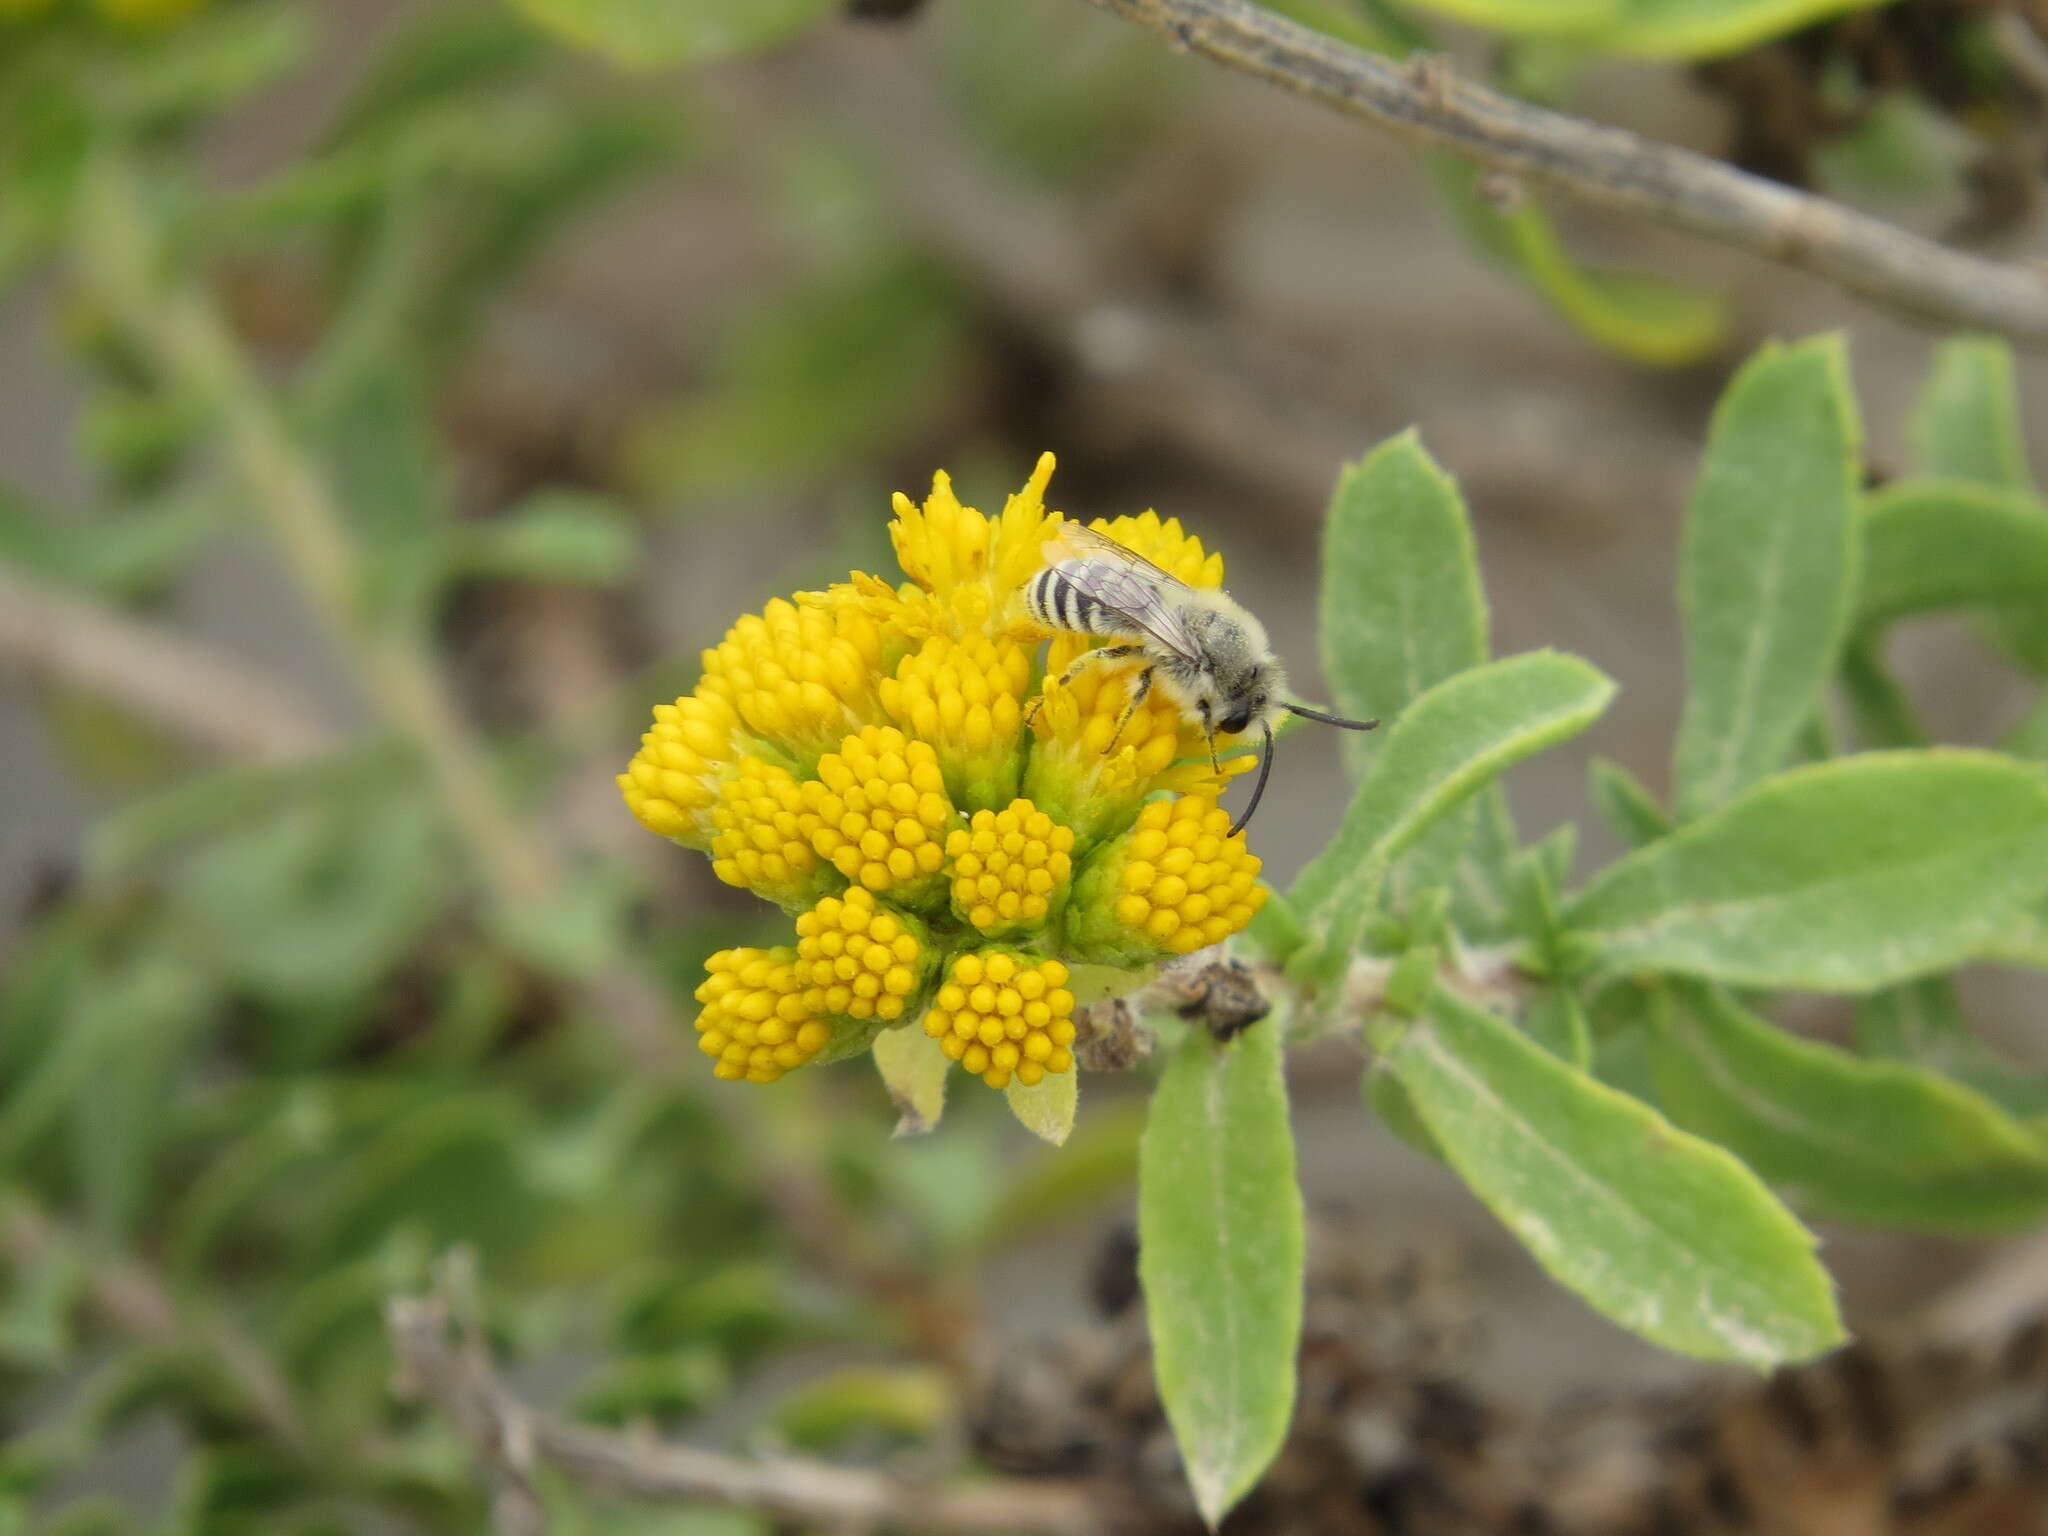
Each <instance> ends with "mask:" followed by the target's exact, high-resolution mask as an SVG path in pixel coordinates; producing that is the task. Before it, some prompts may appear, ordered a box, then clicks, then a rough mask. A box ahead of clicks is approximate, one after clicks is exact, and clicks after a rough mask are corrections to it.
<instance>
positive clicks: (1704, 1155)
mask: <svg viewBox="0 0 2048 1536" xmlns="http://www.w3.org/2000/svg"><path fill="white" fill-rule="evenodd" d="M1385 1059H1386V1061H1387V1062H1388V1064H1389V1066H1390V1067H1391V1068H1392V1069H1393V1071H1394V1072H1396V1073H1397V1074H1398V1075H1399V1076H1400V1079H1401V1081H1402V1083H1403V1084H1404V1085H1406V1087H1407V1089H1408V1091H1409V1093H1410V1095H1411V1096H1412V1097H1413V1099H1414V1102H1415V1107H1416V1110H1417V1111H1418V1113H1419V1114H1420V1115H1421V1117H1422V1120H1423V1123H1424V1124H1425V1125H1427V1126H1428V1127H1429V1129H1430V1131H1431V1133H1432V1134H1433V1135H1434V1136H1435V1138H1436V1140H1437V1143H1438V1145H1440V1146H1441V1147H1442V1148H1443V1149H1444V1154H1445V1156H1446V1157H1447V1158H1448V1159H1449V1160H1450V1164H1451V1166H1452V1167H1453V1168H1454V1169H1456V1170H1457V1172H1458V1174H1459V1176H1460V1177H1461V1178H1463V1179H1464V1180H1465V1182H1466V1183H1467V1184H1469V1185H1470V1186H1471V1187H1472V1191H1473V1193H1475V1194H1476V1195H1478V1196H1479V1198H1480V1199H1481V1200H1482V1201H1484V1202H1485V1204H1486V1206H1487V1208H1488V1209H1489V1210H1491V1211H1492V1212H1493V1213H1494V1215H1495V1216H1497V1217H1499V1218H1500V1220H1501V1221H1502V1222H1503V1223H1504V1224H1505V1225H1506V1226H1507V1227H1508V1229H1509V1230H1510V1231H1512V1232H1513V1233H1514V1234H1515V1235H1516V1236H1517V1237H1519V1238H1520V1239H1521V1240H1522V1241H1523V1242H1524V1243H1525V1244H1527V1245H1528V1247H1529V1250H1530V1252H1531V1253H1533V1254H1534V1255H1535V1256H1536V1260H1537V1262H1538V1263H1540V1264H1541V1265H1542V1266H1543V1267H1544V1268H1545V1269H1546V1270H1548V1271H1549V1272H1550V1274H1551V1275H1552V1276H1553V1277H1554V1278H1555V1279H1556V1280H1558V1281H1559V1283H1561V1284H1563V1285H1565V1286H1566V1287H1568V1288H1569V1289H1571V1290H1573V1291H1576V1292H1577V1293H1578V1294H1579V1295H1580V1296H1581V1297H1583V1298H1584V1299H1585V1300H1586V1301H1587V1303H1588V1304H1590V1305H1591V1306H1592V1307H1593V1308H1594V1310H1596V1311H1598V1312H1600V1313H1602V1314H1603V1315H1605V1316H1607V1317H1609V1318H1612V1319H1613V1320H1614V1321H1616V1322H1618V1323H1620V1324H1621V1325H1622V1326H1623V1327H1625V1328H1628V1329H1630V1330H1632V1331H1633V1332H1635V1333H1638V1334H1640V1335H1642V1336H1643V1337H1644V1338H1646V1339H1648V1340H1650V1341H1651V1342H1652V1343H1656V1344H1661V1345H1663V1346H1664V1347H1665V1348H1667V1349H1674V1350H1677V1351H1679V1352H1681V1353H1683V1354H1688V1355H1693V1356H1697V1357H1698V1358H1701V1359H1707V1360H1738V1361H1742V1362H1744V1363H1746V1364H1749V1365H1753V1366H1756V1367H1758V1368H1759V1369H1767V1368H1769V1367H1771V1366H1774V1365H1777V1364H1779V1363H1780V1362H1782V1361H1787V1360H1803V1359H1806V1358H1808V1357H1810V1356H1813V1355H1817V1354H1819V1353H1821V1352H1822V1351H1823V1350H1826V1349H1828V1348H1830V1347H1832V1346H1833V1345H1834V1344H1836V1343H1838V1342H1839V1341H1840V1340H1841V1338H1842V1328H1841V1323H1840V1320H1839V1319H1838V1317H1837V1315H1836V1311H1835V1303H1834V1297H1833V1294H1832V1291H1831V1287H1830V1285H1829V1282H1828V1277H1827V1273H1826V1271H1825V1270H1823V1269H1822V1268H1821V1266H1820V1264H1819V1263H1818V1261H1817V1260H1816V1259H1815V1258H1814V1256H1813V1248H1814V1239H1813V1237H1812V1235H1811V1234H1810V1233H1808V1232H1807V1231H1806V1230H1805V1229H1804V1228H1802V1227H1801V1226H1800V1225H1799V1223H1798V1222H1797V1221H1795V1220H1793V1218H1792V1216H1791V1215H1790V1213H1788V1212H1787V1211H1786V1210H1785V1208H1784V1207H1783V1206H1782V1205H1780V1204H1779V1203H1778V1201H1777V1200H1776V1199H1775V1198H1774V1197H1773V1196H1772V1195H1771V1193H1770V1191H1769V1190H1767V1189H1766V1188H1764V1186H1763V1185H1762V1184H1761V1183H1759V1182H1758V1180H1757V1178H1756V1176H1755V1175H1754V1174H1752V1173H1751V1172H1750V1171H1749V1170H1748V1169H1747V1168H1744V1167H1743V1166H1742V1164H1741V1163H1739V1162H1737V1161H1736V1160H1735V1158H1733V1157H1732V1156H1730V1155H1729V1154H1728V1153H1727V1152H1725V1151H1723V1150H1722V1149H1721V1148H1719V1147H1716V1146H1713V1145H1711V1144H1709V1143H1707V1142H1704V1141H1701V1140H1699V1139H1698V1138H1696V1137H1693V1136H1689V1135H1687V1134H1686V1133H1685V1132H1683V1131H1680V1130H1678V1129H1676V1128H1675V1127H1673V1126H1671V1125H1670V1124H1668V1123H1667V1122H1666V1121H1664V1120H1663V1119H1662V1118H1660V1117H1659V1116H1658V1115H1657V1113H1656V1112H1655V1111H1654V1110H1652V1109H1650V1108H1649V1107H1648V1106H1647V1105H1645V1104H1642V1103H1640V1102H1638V1101H1637V1100H1635V1099H1632V1098H1630V1097H1628V1096H1627V1095H1626V1094H1623V1093H1619V1092H1617V1091H1616V1090H1614V1089H1612V1088H1609V1087H1606V1086H1605V1085H1603V1084H1601V1083H1598V1082H1595V1081H1594V1080H1593V1079H1591V1078H1589V1077H1587V1076H1586V1075H1585V1074H1584V1073H1583V1072H1580V1071H1577V1070H1575V1069H1574V1068H1572V1067H1569V1066H1567V1065H1565V1064H1564V1063H1563V1062H1561V1061H1559V1060H1558V1059H1557V1058H1556V1057H1554V1056H1552V1055H1551V1054H1550V1053H1549V1052H1548V1051H1545V1050H1544V1049H1543V1048H1542V1047H1541V1046H1539V1045H1537V1044H1535V1043H1534V1042H1533V1041H1531V1040H1529V1039H1527V1038H1526V1037H1524V1036H1523V1035H1521V1034H1520V1033H1518V1032H1517V1031H1516V1030H1515V1029H1514V1028H1513V1027H1512V1026H1511V1025H1509V1024H1507V1023H1506V1022H1505V1021H1503V1020H1501V1019H1498V1018H1495V1017H1494V1016H1493V1015H1492V1014H1489V1013H1487V1012H1485V1011H1483V1010H1481V1009H1478V1008H1475V1007H1473V1006H1472V1005H1470V1004H1469V1003H1465V1002H1462V1001H1460V1000H1459V999H1458V998H1456V997H1454V996H1452V995H1451V994H1450V993H1448V992H1446V991H1445V990H1443V989H1442V988H1441V987H1439V988H1438V989H1437V991H1436V993H1435V995H1434V997H1433V999H1432V1001H1431V1005H1430V1009H1429V1013H1428V1016H1427V1017H1426V1018H1423V1019H1420V1020H1417V1021H1416V1022H1414V1023H1413V1024H1409V1025H1406V1026H1403V1027H1401V1028H1400V1029H1399V1030H1398V1033H1397V1034H1396V1037H1395V1038H1394V1039H1393V1040H1392V1042H1391V1044H1390V1045H1389V1046H1388V1048H1387V1049H1386V1051H1385Z"/></svg>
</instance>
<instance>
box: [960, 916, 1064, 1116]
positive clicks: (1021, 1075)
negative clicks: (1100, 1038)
mask: <svg viewBox="0 0 2048 1536" xmlns="http://www.w3.org/2000/svg"><path fill="white" fill-rule="evenodd" d="M924 1032H925V1033H926V1034H928V1035H930V1036H931V1037H932V1038H933V1039H935V1040H937V1041H938V1042H939V1049H940V1050H942V1051H944V1052H945V1053H946V1054H947V1055H948V1056H950V1057H951V1058H952V1059H953V1060H955V1061H957V1062H959V1063H960V1065H961V1066H963V1067H965V1068H966V1069H967V1070H968V1071H970V1072H973V1073H975V1074H977V1075H978V1076H979V1077H980V1078H981V1080H982V1081H983V1082H985V1083H987V1084H988V1085H989V1087H991V1088H1007V1087H1009V1086H1010V1079H1011V1078H1012V1077H1013V1076H1014V1077H1015V1078H1016V1079H1017V1081H1018V1082H1020V1083H1022V1084H1023V1085H1024V1086H1025V1087H1027V1088H1031V1087H1035V1086H1037V1084H1038V1083H1039V1082H1041V1081H1043V1079H1044V1077H1045V1074H1046V1073H1048V1072H1068V1071H1071V1070H1072V1069H1073V1066H1074V1052H1073V1044H1074V994H1073V993H1072V992H1070V991H1068V990H1067V968H1066V966H1064V965H1062V964H1061V963H1060V962H1059V961H1057V960H1033V959H1032V958H1031V957H1030V956H1028V955H1019V954H1014V953H1012V952H1011V951H1009V950H1002V949H998V950H992V951H989V952H988V953H986V954H966V955H961V956H960V957H959V958H958V959H956V960H955V961H954V962H953V968H952V970H951V971H949V972H948V973H947V976H946V984H945V985H944V986H942V987H940V988H939V995H938V997H937V998H935V999H934V1000H933V1002H932V1006H931V1008H930V1009H929V1010H928V1011H927V1012H926V1014H925V1016H924Z"/></svg>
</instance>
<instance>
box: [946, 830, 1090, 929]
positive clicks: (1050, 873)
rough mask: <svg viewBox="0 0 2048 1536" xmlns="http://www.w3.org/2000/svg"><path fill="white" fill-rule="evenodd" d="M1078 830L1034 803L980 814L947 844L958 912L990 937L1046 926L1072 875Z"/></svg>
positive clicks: (947, 857) (958, 914) (953, 835)
mask: <svg viewBox="0 0 2048 1536" xmlns="http://www.w3.org/2000/svg"><path fill="white" fill-rule="evenodd" d="M1073 849H1074V829H1073V828H1072V827H1063V826H1061V825H1060V824H1059V823H1058V822H1056V821H1054V820H1053V819H1052V818H1051V817H1050V816H1048V815H1046V814H1045V812H1043V811H1041V810H1040V809H1039V808H1038V807H1037V806H1035V805H1033V804H1032V803H1031V802H1030V801H1029V800H1012V801H1011V802H1010V803H1009V804H1008V805H1007V806H1005V807H1004V808H1003V809H1002V810H1000V811H991V810H979V811H976V812H975V813H974V817H973V819H972V820H971V821H970V822H969V823H968V824H967V826H966V827H964V828H961V829H959V830H956V831H955V832H953V833H952V834H951V835H950V836H949V837H948V838H947V839H946V859H947V863H948V866H949V869H950V872H951V874H952V877H953V912H954V915H955V916H957V917H959V918H960V919H961V921H963V922H966V923H971V924H972V925H973V926H974V927H976V928H978V929H980V930H981V931H982V932H983V933H986V934H999V933H1009V932H1013V931H1015V930H1016V929H1018V928H1021V927H1027V926H1029V925H1030V924H1032V923H1037V922H1042V921H1044V919H1045V915H1046V913H1047V912H1049V911H1050V910H1051V908H1052V903H1053V899H1054V898H1055V897H1057V896H1059V895H1060V894H1062V893H1063V892H1064V891H1065V889H1066V885H1067V876H1068V875H1069V874H1071V873H1072V872H1073V868H1074V860H1073V857H1072V855H1073Z"/></svg>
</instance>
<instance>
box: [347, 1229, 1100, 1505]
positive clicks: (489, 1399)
mask: <svg viewBox="0 0 2048 1536" xmlns="http://www.w3.org/2000/svg"><path fill="white" fill-rule="evenodd" d="M454 1268H457V1269H459V1266H455V1267H454ZM465 1289H466V1288H465V1287H464V1286H462V1285H461V1284H460V1282H459V1278H458V1275H457V1274H455V1273H451V1266H444V1269H443V1274H442V1277H441V1283H440V1284H439V1286H438V1287H437V1289H436V1291H435V1294H433V1295H431V1296H424V1297H399V1298H396V1299H394V1300H393V1301H392V1302H391V1304H390V1307H389V1309H388V1321H389V1324H390V1330H391V1342H392V1350H393V1353H394V1354H395V1356H396V1358H397V1362H398V1386H399V1390H401V1391H403V1392H406V1393H408V1394H410V1395H414V1396H418V1397H423V1398H425V1399H427V1400H428V1401H430V1402H432V1403H433V1404H434V1405H435V1406H436V1407H437V1408H438V1409H439V1410H440V1411H441V1412H442V1413H443V1414H445V1415H446V1416H447V1417H448V1418H449V1420H450V1421H451V1422H452V1423H454V1424H455V1426H456V1427H457V1428H458V1429H459V1430H461V1432H462V1433H463V1435H464V1436H465V1437H466V1438H467V1439H468V1441H469V1443H470V1446H471V1449H472V1451H473V1452H474V1454H475V1455H476V1457H477V1459H478V1461H479V1462H480V1463H481V1464H482V1465H483V1467H484V1468H485V1469H486V1470H487V1472H488V1473H489V1475H490V1477H491V1480H492V1482H493V1484H494V1487H495V1490H496V1493H495V1498H494V1507H495V1511H496V1515H497V1522H498V1529H499V1530H500V1531H501V1532H503V1533H506V1536H512V1533H515V1532H524V1531H529V1530H538V1529H543V1528H544V1522H545V1515H544V1513H543V1512H542V1511H541V1510H540V1509H539V1505H538V1500H537V1499H536V1498H535V1496H534V1494H533V1490H532V1483H531V1478H532V1474H533V1471H534V1469H535V1467H536V1466H537V1465H539V1464H540V1463H543V1462H545V1463H547V1464H549V1465H551V1466H553V1467H555V1468H556V1469H557V1470H558V1471H560V1472H561V1473H562V1474H564V1475H565V1476H567V1477H569V1478H571V1479H573V1480H574V1481H575V1482H577V1483H578V1484H581V1485H583V1486H585V1487H589V1488H593V1489H597V1490H599V1491H601V1492H606V1493H610V1494H614V1495H618V1496H622V1497H625V1498H631V1499H642V1500H665V1501H674V1500H708V1501H711V1502H715V1503H720V1504H732V1505H737V1506H740V1507H742V1508H747V1509H755V1510H760V1511H762V1512H763V1513H765V1514H769V1515H772V1516H775V1517H777V1518H780V1519H785V1520H791V1521H798V1522H802V1523H804V1524H807V1525H810V1524H815V1525H817V1526H820V1527H822V1528H825V1529H828V1530H838V1531H844V1530H873V1529H876V1528H878V1527H887V1528H889V1529H893V1530H903V1531H932V1532H955V1533H975V1532H989V1533H995V1532H1012V1533H1016V1536H1091V1533H1095V1532H1099V1531H1100V1530H1101V1529H1102V1524H1101V1522H1100V1520H1099V1518H1098V1517H1097V1516H1096V1514H1095V1513H1094V1511H1093V1501H1092V1500H1091V1499H1090V1498H1089V1497H1088V1496H1087V1495H1086V1493H1085V1492H1084V1491H1083V1490H1082V1489H1080V1488H1078V1487H1075V1486H1072V1485H1063V1484H1057V1483H1043V1482H1028V1483H1027V1482H994V1481H992V1482H986V1483H980V1484H975V1485H971V1486H965V1487H931V1486H925V1485H920V1484H916V1483H910V1482H905V1481H903V1480H901V1479H899V1478H893V1477H887V1476H884V1475H882V1474H881V1473H878V1472H869V1471H863V1470H860V1469H857V1468H852V1467H837V1466H832V1465H830V1464H828V1463H825V1462H819V1461H809V1460H802V1459H797V1458H789V1457H778V1458H776V1459H774V1460H747V1459H742V1458H739V1457H735V1456H726V1455H722V1454H720V1453H719V1452H716V1451H707V1450H701V1449H699V1448H697V1447H695V1446H688V1445H679V1444H675V1443H673V1442H663V1441H656V1440H652V1439H644V1438H637V1437H631V1436H626V1435H619V1434H609V1433H606V1432H604V1431H601V1430H594V1429H586V1428H584V1427H582V1426H580V1425H575V1424H568V1423H565V1422H563V1421H562V1420H561V1419H558V1418H556V1417H555V1416H554V1415H552V1414H548V1413H543V1412H541V1411H539V1410H538V1409H535V1408H533V1407H530V1406H529V1405H527V1404H526V1403H524V1402H522V1401H521V1400H520V1399H519V1398H517V1397H515V1396H514V1395H513V1394H512V1393H511V1392H510V1391H509V1390H508V1389H507V1388H506V1387H505V1385H504V1383H503V1382H501V1381H500V1380H499V1379H498V1375H497V1371H496V1369H495V1368H494V1367H493V1365H492V1363H491V1359H490V1356H489V1353H488V1352H487V1350H486V1349H485V1346H484V1343H483V1335H482V1329H481V1327H480V1326H479V1325H478V1323H477V1321H476V1319H475V1318H474V1317H472V1316H467V1315H466V1314H467V1312H468V1311H469V1308H470V1305H472V1304H471V1303H468V1302H467V1301H466V1300H465V1295H464V1293H465ZM451 1325H452V1326H451ZM536 1521H539V1522H541V1523H540V1524H536V1523H535V1522H536Z"/></svg>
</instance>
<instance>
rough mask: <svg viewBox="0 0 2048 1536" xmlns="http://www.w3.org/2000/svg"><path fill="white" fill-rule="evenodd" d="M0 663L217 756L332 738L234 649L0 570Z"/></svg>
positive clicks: (326, 742) (292, 750) (308, 745)
mask: <svg viewBox="0 0 2048 1536" xmlns="http://www.w3.org/2000/svg"><path fill="white" fill-rule="evenodd" d="M0 669H9V670H14V671H18V672H20V673H23V674H24V675H26V676H28V677H31V678H38V679H48V680H51V681H56V682H64V683H70V684H73V685H75V686H77V687H81V688H84V689H86V690H88V691H89V692H92V693H95V694H98V695H100V696H101V697H103V698H107V699H111V700H113V701H114V702H116V703H118V704H121V705H123V706H124V707H126V708H128V709H131V710H133V711H134V712H135V713H136V714H138V715H140V716H142V717H143V718H144V719H147V720H150V721H152V722H154V723H155V724H157V725H159V726H162V727H164V728H166V729H168V730H170V731H172V732H175V733H176V734H177V735H179V736H180V737H183V738H184V739H185V740H187V741H189V742H191V743H193V744H195V745H197V746H200V747H203V748H205V749H207V750H208V751H211V752H215V753H218V754H219V755H221V756H223V757H228V758H234V759H238V760H242V761H252V762H261V763H277V762H289V761H291V760H293V759H296V758H302V757H310V756H312V755H313V754H315V753H318V752H321V751H324V750H326V749H327V748H328V747H331V746H332V745H334V740H335V737H334V732H333V731H332V729H331V728H330V727H329V726H328V724H327V722H326V721H324V720H321V719H319V718H318V717H317V716H315V715H313V714H310V713H309V712H308V711H307V710H306V708H305V706H304V705H303V704H302V703H301V702H300V701H299V700H298V699H296V698H294V697H293V696H292V694H291V693H290V691H289V690H287V689H286V688H285V686H284V685H283V684H282V683H280V682H278V681H277V680H275V679H274V678H270V677H267V676H265V675H264V674H263V673H261V672H259V671H257V670H255V669H254V668H252V667H250V666H249V665H248V664H247V663H245V662H243V661H242V660H241V659H240V658H238V657H235V656H231V655H229V654H227V653H226V652H224V651H216V650H214V649H213V648H212V647H211V646H208V645H206V644H205V643H204V642H202V641H199V640H194V639H191V638H189V637H187V636H185V635H181V634H179V633H178V632H177V631H176V630H173V629H171V628H169V627H168V626H165V625H162V624H154V623H150V622H149V621H147V620H143V619H136V618H132V617H130V616H129V615H127V614H124V613H121V612H119V611H117V610H115V609H113V608H110V607H107V606H106V605H104V604H101V603H98V602H95V601H93V600H92V599H91V598H85V597H77V596H74V595H72V594H71V593H68V592H58V591H55V590H53V589H51V588H49V587H44V586H41V585H38V584H37V583H34V582H31V581H27V580H25V579H23V578H21V577H20V576H17V575H14V574H11V573H9V572H7V571H5V570H0Z"/></svg>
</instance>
